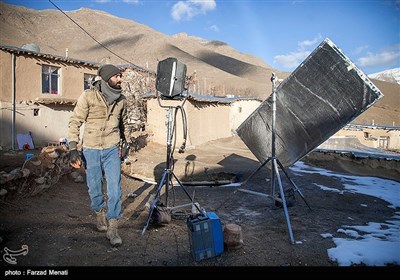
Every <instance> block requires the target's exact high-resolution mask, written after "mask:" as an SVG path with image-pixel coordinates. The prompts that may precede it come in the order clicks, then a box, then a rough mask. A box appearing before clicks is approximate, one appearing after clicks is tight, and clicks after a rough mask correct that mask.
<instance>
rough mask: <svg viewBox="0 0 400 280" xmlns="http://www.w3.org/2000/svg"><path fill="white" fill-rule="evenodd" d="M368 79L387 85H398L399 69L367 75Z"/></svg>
mask: <svg viewBox="0 0 400 280" xmlns="http://www.w3.org/2000/svg"><path fill="white" fill-rule="evenodd" d="M368 77H370V78H373V79H376V80H380V81H385V82H389V83H396V84H400V68H394V69H389V70H385V71H382V72H378V73H374V74H371V75H368Z"/></svg>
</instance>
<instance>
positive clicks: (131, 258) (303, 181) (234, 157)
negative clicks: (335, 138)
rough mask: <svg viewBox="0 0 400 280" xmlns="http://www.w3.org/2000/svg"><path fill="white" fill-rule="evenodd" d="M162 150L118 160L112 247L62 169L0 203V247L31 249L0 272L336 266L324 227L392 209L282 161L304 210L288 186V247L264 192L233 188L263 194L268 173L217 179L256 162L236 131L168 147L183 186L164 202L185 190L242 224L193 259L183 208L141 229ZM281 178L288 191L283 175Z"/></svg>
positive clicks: (225, 219)
mask: <svg viewBox="0 0 400 280" xmlns="http://www.w3.org/2000/svg"><path fill="white" fill-rule="evenodd" d="M165 155H166V151H165V147H163V146H160V145H156V144H149V145H147V146H146V147H145V148H143V149H142V150H140V151H139V152H137V153H135V154H133V155H132V154H131V156H130V163H129V164H126V163H124V174H125V175H124V176H123V218H122V219H121V220H120V229H119V234H120V236H121V238H122V240H123V244H122V245H121V246H120V247H117V248H113V247H111V245H110V244H109V241H108V240H107V239H106V237H105V234H104V233H100V232H97V231H96V228H95V224H94V222H95V216H94V215H93V212H92V211H91V210H90V207H89V205H90V202H89V197H88V194H87V189H86V185H85V183H74V181H73V180H72V179H71V177H70V176H68V175H66V176H63V177H62V179H61V180H60V181H59V182H58V183H57V184H56V185H54V186H52V187H51V188H49V189H48V190H46V191H45V192H43V193H41V194H39V195H36V196H33V197H12V198H7V199H3V200H1V201H0V207H1V208H0V209H1V223H0V236H1V239H2V241H1V243H0V246H1V248H2V250H3V251H4V249H5V248H8V249H10V250H19V249H21V248H22V246H23V245H27V246H28V248H29V251H28V252H27V253H26V254H25V255H19V256H17V257H16V261H17V264H15V265H12V264H9V263H7V262H5V261H4V259H2V260H1V261H0V266H1V267H2V268H3V269H4V271H6V270H15V269H18V268H30V269H39V268H40V267H50V268H58V267H61V268H63V269H70V271H69V274H71V273H72V271H73V268H74V267H75V268H76V267H121V266H122V267H126V268H129V267H171V268H172V267H203V268H205V267H208V268H209V267H237V266H238V267H243V266H246V267H250V266H256V267H305V266H311V267H320V266H324V267H336V266H337V263H336V262H334V261H332V260H330V259H329V257H328V253H327V249H329V248H333V247H335V244H334V243H333V242H332V240H331V239H330V238H323V237H321V234H322V233H326V232H329V233H335V234H338V233H336V231H337V230H338V229H339V228H340V227H341V226H342V225H350V226H351V225H363V224H366V223H368V222H377V223H380V222H384V221H385V220H387V219H388V218H389V217H391V216H393V215H394V213H395V211H396V210H397V211H398V210H399V209H392V208H389V207H387V206H388V204H387V202H385V201H383V200H380V199H377V198H375V197H371V196H367V195H362V194H354V193H350V192H342V193H341V194H340V193H339V192H327V191H323V190H321V189H320V188H319V187H318V186H316V184H321V185H325V186H329V187H330V188H337V189H339V190H343V189H344V187H343V186H342V184H341V183H340V180H339V178H336V177H327V176H325V175H320V174H312V175H305V176H296V174H295V173H294V172H291V171H290V168H289V169H288V172H289V174H290V177H291V179H293V181H294V182H295V183H296V185H297V187H298V188H299V189H300V190H301V192H302V194H303V195H304V197H305V200H306V202H307V203H308V204H309V205H310V207H311V209H309V208H308V206H307V205H306V203H305V202H304V201H303V200H302V199H301V197H300V195H299V194H298V193H297V192H296V193H295V203H294V205H293V206H292V207H289V208H288V211H289V217H290V222H291V228H292V230H293V236H294V240H295V243H294V244H292V243H291V242H290V237H289V231H288V225H287V222H286V219H285V215H284V211H283V209H282V208H279V207H276V206H275V203H274V201H273V200H272V199H270V198H267V197H263V196H259V195H254V194H250V193H247V192H243V191H241V190H240V189H247V190H252V191H257V192H261V193H265V194H270V193H271V185H270V182H269V181H268V178H269V172H268V171H267V170H266V169H261V170H260V171H259V172H257V173H255V174H254V175H253V176H252V177H251V178H250V179H249V180H248V182H247V183H246V184H245V185H242V186H240V187H238V186H224V185H221V184H223V183H224V182H226V181H231V182H235V181H240V182H243V181H244V180H246V179H247V178H248V177H249V176H250V174H252V173H253V172H254V171H255V170H256V169H257V168H258V166H259V165H260V164H259V162H258V161H257V160H256V159H255V157H254V156H253V155H252V154H251V152H250V151H249V150H248V149H247V148H246V146H245V145H244V144H243V143H242V142H241V141H240V139H238V138H237V137H232V138H226V139H221V140H218V141H212V142H209V143H207V144H205V145H201V146H198V147H195V148H189V149H187V150H186V152H185V153H183V154H179V153H177V152H176V153H174V156H175V165H174V175H176V176H177V177H178V178H179V179H180V180H181V182H183V185H184V188H183V189H182V188H181V187H180V186H179V184H178V185H177V186H175V187H174V188H171V189H170V191H169V192H168V203H169V206H173V205H183V204H187V203H189V202H190V199H189V198H188V196H187V195H186V193H185V192H184V190H186V191H187V193H188V194H190V196H194V200H195V201H196V202H198V203H199V204H200V206H201V207H203V208H204V209H205V210H206V211H207V212H214V213H215V214H216V215H218V217H219V218H220V220H221V223H222V224H229V223H235V224H237V225H240V227H241V229H242V235H243V246H241V247H240V248H238V249H232V248H228V247H225V250H224V252H223V253H222V254H221V255H219V256H216V257H213V258H209V259H205V260H202V261H195V259H194V258H193V256H192V254H191V248H190V245H191V244H190V239H189V231H188V227H187V224H186V219H187V217H188V216H189V215H190V210H191V207H187V208H180V209H179V211H176V212H175V213H174V214H173V216H172V221H171V222H170V223H169V224H167V225H163V226H160V225H155V224H153V223H150V225H149V227H148V228H147V230H145V231H144V234H142V232H143V229H144V226H145V222H146V220H147V218H148V211H147V210H146V209H147V208H146V207H145V204H146V202H147V201H148V200H149V197H150V195H151V194H152V193H154V192H155V190H156V189H157V186H158V182H160V177H161V175H162V172H163V171H164V168H165ZM23 161H24V152H19V153H16V154H14V155H13V156H10V155H9V154H8V155H5V153H4V152H3V153H2V159H1V160H0V164H1V165H0V170H8V171H9V170H10V169H12V167H13V166H18V165H19V166H21V165H22V163H23ZM80 172H81V173H82V174H84V172H83V170H80ZM281 178H282V182H283V185H284V186H285V187H289V188H290V186H291V185H290V184H288V180H287V178H286V177H285V176H281ZM205 182H208V183H210V185H207V186H206V185H205ZM162 190H165V187H162ZM162 198H163V199H165V193H164V194H163V196H162ZM361 204H367V205H368V208H366V207H361V206H360V205H361ZM343 237H344V236H343ZM361 266H362V265H361ZM22 272H23V273H24V272H26V270H23V269H22Z"/></svg>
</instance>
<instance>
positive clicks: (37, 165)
mask: <svg viewBox="0 0 400 280" xmlns="http://www.w3.org/2000/svg"><path fill="white" fill-rule="evenodd" d="M65 174H70V175H71V177H72V178H73V179H74V181H75V182H83V177H82V176H81V175H80V174H79V173H78V172H76V171H74V170H73V168H72V167H70V165H69V153H68V149H67V147H66V146H65V145H60V146H48V147H44V148H43V149H42V151H41V152H40V154H38V155H37V156H33V157H31V158H29V159H27V160H26V161H25V162H24V164H23V165H22V167H19V168H16V169H14V170H12V171H11V172H9V173H7V172H5V171H1V172H0V199H5V197H8V196H13V195H18V196H19V197H24V196H33V195H36V194H38V193H41V192H43V191H44V190H46V189H48V188H50V187H51V186H53V185H55V184H56V183H57V182H58V181H59V180H60V178H61V177H62V176H63V175H65Z"/></svg>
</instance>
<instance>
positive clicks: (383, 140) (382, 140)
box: [379, 136, 389, 150]
mask: <svg viewBox="0 0 400 280" xmlns="http://www.w3.org/2000/svg"><path fill="white" fill-rule="evenodd" d="M379 148H381V149H386V150H387V149H388V148H389V137H388V136H381V137H379Z"/></svg>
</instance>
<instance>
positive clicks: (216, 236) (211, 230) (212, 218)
mask: <svg viewBox="0 0 400 280" xmlns="http://www.w3.org/2000/svg"><path fill="white" fill-rule="evenodd" d="M187 226H188V229H189V241H190V247H191V251H192V255H193V257H194V258H195V260H196V261H201V260H204V259H208V258H212V257H215V256H218V255H220V254H222V253H223V252H224V238H223V234H222V226H221V222H220V220H219V218H218V216H217V215H216V214H215V213H213V212H206V215H205V216H204V215H199V216H196V217H193V218H191V217H189V218H188V219H187Z"/></svg>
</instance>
